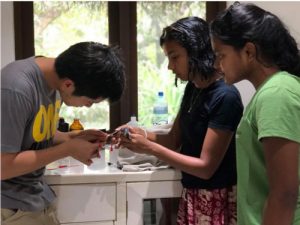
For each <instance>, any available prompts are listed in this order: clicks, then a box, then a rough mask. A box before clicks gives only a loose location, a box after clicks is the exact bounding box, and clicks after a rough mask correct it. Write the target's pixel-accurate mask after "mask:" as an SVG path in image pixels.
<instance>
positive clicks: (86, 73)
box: [55, 42, 125, 102]
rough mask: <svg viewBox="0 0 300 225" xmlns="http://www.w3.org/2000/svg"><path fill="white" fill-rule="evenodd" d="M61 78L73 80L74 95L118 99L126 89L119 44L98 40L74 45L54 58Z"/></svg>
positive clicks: (111, 100) (112, 100) (110, 99)
mask: <svg viewBox="0 0 300 225" xmlns="http://www.w3.org/2000/svg"><path fill="white" fill-rule="evenodd" d="M55 69H56V72H57V74H58V76H59V78H60V79H63V78H68V79H70V80H72V81H73V82H74V85H75V90H74V92H73V95H74V96H86V97H88V98H92V99H97V98H100V97H101V98H103V99H108V100H109V101H110V102H114V101H117V100H118V99H119V98H120V97H121V95H122V93H123V90H124V86H125V72H124V65H123V62H122V60H121V58H120V51H119V48H118V47H110V46H107V45H104V44H100V43H96V42H80V43H77V44H74V45H72V46H71V47H69V48H68V49H67V50H65V51H64V52H62V53H61V54H60V55H59V56H58V57H57V58H56V59H55Z"/></svg>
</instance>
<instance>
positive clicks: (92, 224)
mask: <svg viewBox="0 0 300 225" xmlns="http://www.w3.org/2000/svg"><path fill="white" fill-rule="evenodd" d="M61 225H114V222H113V221H105V222H84V223H62V224H61Z"/></svg>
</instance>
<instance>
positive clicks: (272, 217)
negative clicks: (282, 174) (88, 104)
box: [262, 191, 298, 225]
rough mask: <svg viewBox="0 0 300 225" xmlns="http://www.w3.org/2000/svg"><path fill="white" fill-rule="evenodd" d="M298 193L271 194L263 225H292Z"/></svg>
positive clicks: (267, 202)
mask: <svg viewBox="0 0 300 225" xmlns="http://www.w3.org/2000/svg"><path fill="white" fill-rule="evenodd" d="M297 198H298V192H297V191H296V192H295V191H294V192H289V191H287V192H286V193H284V194H283V193H282V194H276V193H272V192H271V193H270V195H269V197H268V199H267V201H266V205H265V209H264V214H263V220H262V221H263V222H262V225H274V224H276V225H290V224H292V221H293V217H294V211H295V209H296V205H297Z"/></svg>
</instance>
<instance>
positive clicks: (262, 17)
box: [210, 2, 300, 76]
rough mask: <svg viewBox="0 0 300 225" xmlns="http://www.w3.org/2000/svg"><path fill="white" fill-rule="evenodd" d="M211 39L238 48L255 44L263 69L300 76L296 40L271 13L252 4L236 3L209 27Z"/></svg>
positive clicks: (299, 61)
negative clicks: (271, 67) (248, 43)
mask: <svg viewBox="0 0 300 225" xmlns="http://www.w3.org/2000/svg"><path fill="white" fill-rule="evenodd" d="M210 32H211V35H212V36H213V37H214V38H217V39H219V40H221V41H222V42H223V43H224V44H226V45H231V46H233V47H234V48H236V49H241V48H243V47H244V45H245V44H246V43H247V42H252V43H253V44H255V46H256V49H257V52H258V58H257V59H258V60H259V61H260V62H262V63H263V64H264V65H265V66H277V67H279V69H280V70H284V71H287V72H289V73H291V74H293V75H296V76H300V54H299V49H298V46H297V43H296V41H295V39H294V38H293V37H292V36H291V34H290V32H289V31H288V30H287V28H286V27H285V25H284V24H283V23H282V21H280V19H279V18H278V17H277V16H275V15H274V14H272V13H270V12H268V11H265V10H263V9H261V8H259V7H258V6H256V5H254V4H243V3H239V2H235V3H234V4H233V5H231V6H230V7H229V8H228V9H227V10H225V11H224V12H222V13H220V14H219V15H218V16H217V17H216V18H215V20H213V21H212V22H211V24H210Z"/></svg>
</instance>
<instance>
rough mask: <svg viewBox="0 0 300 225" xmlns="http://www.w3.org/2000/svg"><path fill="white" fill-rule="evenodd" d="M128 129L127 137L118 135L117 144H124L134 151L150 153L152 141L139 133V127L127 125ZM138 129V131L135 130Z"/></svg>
mask: <svg viewBox="0 0 300 225" xmlns="http://www.w3.org/2000/svg"><path fill="white" fill-rule="evenodd" d="M127 128H128V129H129V138H126V137H125V136H122V135H121V136H120V140H119V145H121V146H124V147H126V148H128V149H130V150H131V151H134V152H136V153H145V154H151V146H152V144H153V142H151V141H149V140H148V139H147V138H145V137H144V135H142V134H140V132H139V131H140V130H142V129H140V128H138V129H136V127H127ZM136 131H138V132H136ZM142 132H143V130H142Z"/></svg>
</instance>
